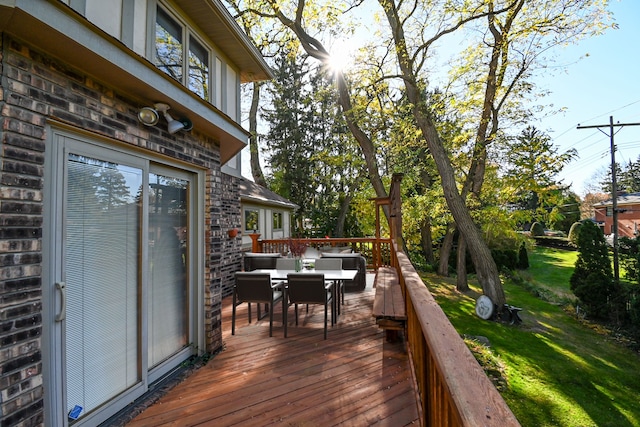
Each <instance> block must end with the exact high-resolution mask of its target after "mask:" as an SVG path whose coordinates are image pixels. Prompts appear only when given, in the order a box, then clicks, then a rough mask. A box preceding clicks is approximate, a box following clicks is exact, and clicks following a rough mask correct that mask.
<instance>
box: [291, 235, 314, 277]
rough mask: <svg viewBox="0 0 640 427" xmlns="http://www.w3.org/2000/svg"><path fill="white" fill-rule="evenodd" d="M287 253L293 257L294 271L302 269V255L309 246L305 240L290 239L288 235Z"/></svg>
mask: <svg viewBox="0 0 640 427" xmlns="http://www.w3.org/2000/svg"><path fill="white" fill-rule="evenodd" d="M288 246H289V254H290V256H291V257H293V258H294V259H295V268H296V271H301V270H302V256H303V255H304V253H305V251H306V250H307V247H309V243H308V242H305V241H304V240H302V239H292V238H291V237H289V242H288Z"/></svg>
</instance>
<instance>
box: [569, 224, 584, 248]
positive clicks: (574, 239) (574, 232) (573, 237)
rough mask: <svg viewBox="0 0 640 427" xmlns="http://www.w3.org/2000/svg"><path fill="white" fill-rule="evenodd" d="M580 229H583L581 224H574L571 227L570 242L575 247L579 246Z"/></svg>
mask: <svg viewBox="0 0 640 427" xmlns="http://www.w3.org/2000/svg"><path fill="white" fill-rule="evenodd" d="M580 227H582V223H581V222H574V223H573V224H572V225H571V229H569V242H570V243H571V244H572V245H574V246H578V232H579V231H580Z"/></svg>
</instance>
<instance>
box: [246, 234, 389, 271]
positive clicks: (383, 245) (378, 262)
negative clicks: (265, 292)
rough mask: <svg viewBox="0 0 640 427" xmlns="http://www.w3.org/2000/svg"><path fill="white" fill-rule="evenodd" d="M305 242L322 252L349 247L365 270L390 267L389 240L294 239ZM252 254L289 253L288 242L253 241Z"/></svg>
mask: <svg viewBox="0 0 640 427" xmlns="http://www.w3.org/2000/svg"><path fill="white" fill-rule="evenodd" d="M295 240H300V241H302V242H305V243H306V244H307V245H309V246H310V247H313V248H315V249H318V250H319V251H321V252H322V249H323V248H326V247H329V246H330V247H333V248H340V247H347V246H348V247H350V248H351V250H352V251H353V252H358V253H360V254H361V255H362V256H364V257H365V259H366V260H367V269H369V270H375V269H377V268H378V267H381V266H388V265H391V239H376V238H373V237H363V238H351V239H340V238H330V239H327V238H325V239H305V238H301V239H295ZM254 246H255V247H254V248H252V250H253V252H266V253H281V254H283V255H284V254H286V253H288V252H289V241H288V240H287V239H274V240H257V239H256V241H255V244H254Z"/></svg>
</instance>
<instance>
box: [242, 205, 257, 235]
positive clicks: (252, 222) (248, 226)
mask: <svg viewBox="0 0 640 427" xmlns="http://www.w3.org/2000/svg"><path fill="white" fill-rule="evenodd" d="M259 218H260V213H259V212H258V210H257V209H245V210H244V229H245V230H246V231H249V232H252V231H254V230H255V231H258V230H259V229H260V228H259V227H258V219H259Z"/></svg>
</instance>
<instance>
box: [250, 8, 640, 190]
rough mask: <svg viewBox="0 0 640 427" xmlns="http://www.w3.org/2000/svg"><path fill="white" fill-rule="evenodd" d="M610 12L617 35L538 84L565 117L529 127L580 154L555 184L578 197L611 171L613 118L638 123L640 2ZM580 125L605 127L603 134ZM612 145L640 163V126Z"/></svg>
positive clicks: (619, 155) (591, 45) (580, 47)
mask: <svg viewBox="0 0 640 427" xmlns="http://www.w3.org/2000/svg"><path fill="white" fill-rule="evenodd" d="M610 10H611V11H612V12H613V15H614V20H615V22H616V23H617V25H618V29H609V30H607V31H606V32H605V34H603V35H601V36H598V37H593V38H590V39H585V40H582V41H580V42H579V44H577V45H571V46H568V47H565V48H558V50H557V52H556V53H557V58H556V61H557V65H558V66H559V67H560V68H559V71H558V72H557V73H556V74H555V75H554V76H553V78H549V77H548V76H545V77H543V78H540V79H539V80H538V81H536V83H537V84H538V85H539V87H540V88H541V89H544V90H548V91H549V92H550V94H549V95H548V96H547V97H546V98H545V100H544V103H545V104H550V105H552V109H553V110H560V109H561V110H562V112H560V113H557V114H554V115H549V116H548V117H544V118H542V117H540V118H538V119H537V120H536V121H534V122H532V123H531V124H532V125H534V126H536V127H537V128H538V129H540V130H542V131H544V132H546V133H547V134H548V135H549V136H550V137H551V140H552V142H553V144H554V145H555V147H556V148H557V150H558V153H563V152H565V151H567V150H569V149H572V148H573V149H575V150H577V152H578V156H577V158H576V159H575V160H573V161H572V162H571V163H569V164H568V165H567V166H565V168H564V170H563V171H562V173H561V174H560V175H559V176H558V177H557V178H558V180H560V181H561V182H562V183H563V184H565V185H570V186H571V189H572V190H573V191H574V192H575V193H576V194H578V195H579V196H580V197H582V196H584V195H585V193H586V192H587V189H588V186H589V184H590V183H592V182H594V181H598V179H599V178H598V175H597V174H599V177H601V176H604V175H603V174H605V173H606V168H607V167H609V166H610V165H611V151H610V137H609V134H610V132H609V127H608V125H609V117H610V116H612V117H613V121H614V124H630V123H640V0H611V2H610ZM365 13H366V12H365ZM369 13H371V12H369ZM363 27H364V28H366V26H363ZM365 38H366V37H365ZM562 66H565V67H564V69H562V68H563V67H562ZM550 110H551V109H550ZM550 110H549V111H550ZM578 125H580V126H594V125H605V126H604V127H603V128H601V129H602V131H600V130H598V129H577V126H578ZM614 141H615V145H616V151H615V157H616V161H617V162H618V163H620V164H622V165H624V164H626V163H628V162H630V161H636V160H638V158H639V157H640V126H624V127H616V128H615V129H614ZM242 156H243V165H242V172H243V175H244V176H246V177H250V176H251V171H250V167H249V151H248V149H245V150H244V152H243V154H242ZM262 164H263V166H264V162H262Z"/></svg>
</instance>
